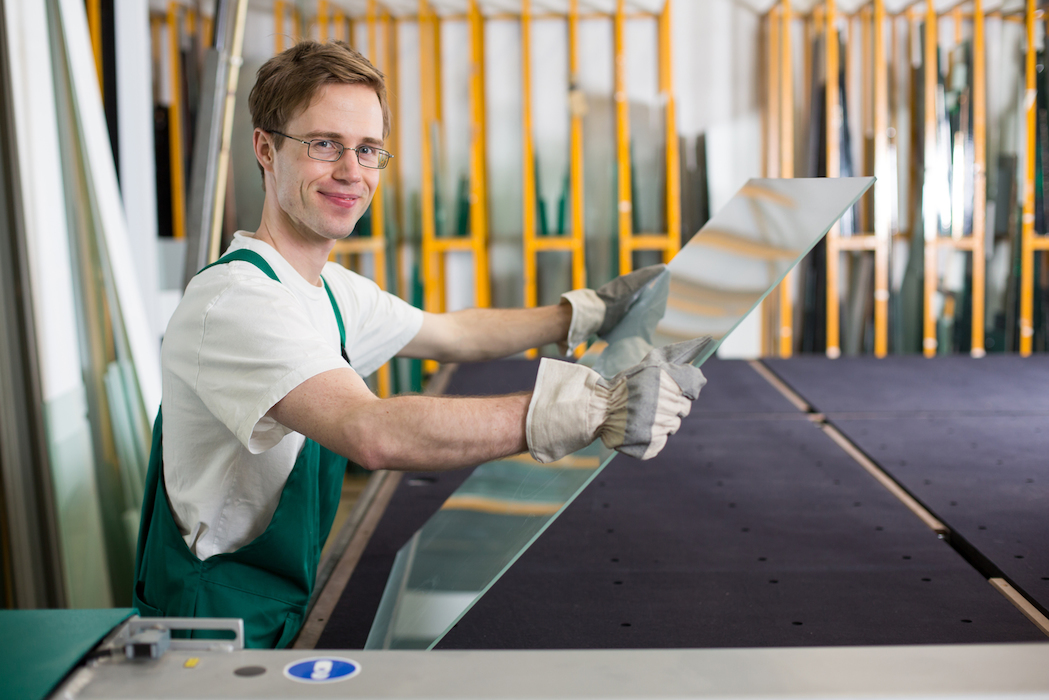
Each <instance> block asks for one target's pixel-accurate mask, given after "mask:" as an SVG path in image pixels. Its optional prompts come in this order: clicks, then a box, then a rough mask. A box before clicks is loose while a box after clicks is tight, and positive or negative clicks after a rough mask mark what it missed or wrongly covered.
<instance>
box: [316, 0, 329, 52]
mask: <svg viewBox="0 0 1049 700" xmlns="http://www.w3.org/2000/svg"><path fill="white" fill-rule="evenodd" d="M328 19H329V18H328V0H317V40H318V41H320V42H321V43H322V44H323V43H324V42H326V41H327V40H328Z"/></svg>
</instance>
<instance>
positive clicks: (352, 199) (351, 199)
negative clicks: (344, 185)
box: [319, 190, 361, 209]
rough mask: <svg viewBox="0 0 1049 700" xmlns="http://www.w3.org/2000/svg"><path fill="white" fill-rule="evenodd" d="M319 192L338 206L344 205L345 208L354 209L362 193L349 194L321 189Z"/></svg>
mask: <svg viewBox="0 0 1049 700" xmlns="http://www.w3.org/2000/svg"><path fill="white" fill-rule="evenodd" d="M319 192H320V194H321V196H322V197H324V198H325V199H326V200H327V201H329V202H331V203H332V204H334V205H335V206H337V207H342V208H345V209H352V208H353V207H354V206H355V205H356V204H357V202H358V201H360V199H361V195H359V194H349V193H343V192H326V191H324V190H319Z"/></svg>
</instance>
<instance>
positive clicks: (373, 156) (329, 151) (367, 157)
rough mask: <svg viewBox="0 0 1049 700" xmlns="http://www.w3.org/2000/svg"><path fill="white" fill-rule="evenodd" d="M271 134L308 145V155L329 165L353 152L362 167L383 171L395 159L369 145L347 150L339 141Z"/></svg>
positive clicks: (278, 133)
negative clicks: (345, 153)
mask: <svg viewBox="0 0 1049 700" xmlns="http://www.w3.org/2000/svg"><path fill="white" fill-rule="evenodd" d="M270 133H271V134H276V135H277V136H283V137H284V138H286V139H291V140H292V141H298V142H299V143H304V144H306V155H308V156H309V157H310V158H313V159H314V160H323V161H327V162H329V163H334V162H335V161H337V160H338V159H339V158H342V154H343V153H344V152H346V151H353V152H354V153H356V154H357V162H358V163H360V164H361V167H363V168H373V169H375V170H382V169H383V168H385V167H386V164H387V163H389V162H390V158H393V154H392V153H390V152H389V151H384V150H382V149H381V148H376V147H375V146H369V145H367V144H362V145H360V146H357V148H347V147H346V146H343V145H342V144H341V143H339V142H338V141H332V140H331V139H313V140H312V141H303V140H302V139H297V138H295V137H294V136H288V135H287V134H282V133H281V132H279V131H270Z"/></svg>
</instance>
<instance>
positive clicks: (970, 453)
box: [832, 415, 1049, 613]
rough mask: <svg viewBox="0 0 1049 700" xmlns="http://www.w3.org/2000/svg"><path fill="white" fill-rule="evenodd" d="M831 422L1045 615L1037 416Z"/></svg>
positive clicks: (1041, 436)
mask: <svg viewBox="0 0 1049 700" xmlns="http://www.w3.org/2000/svg"><path fill="white" fill-rule="evenodd" d="M832 422H833V423H834V424H835V425H837V426H838V427H839V428H840V430H841V431H842V432H843V433H844V434H845V435H847V436H848V437H849V438H850V439H851V440H852V441H853V442H854V443H855V444H856V445H857V446H858V447H859V448H860V449H862V450H863V451H864V452H866V453H867V454H868V455H869V456H870V457H871V458H872V459H874V461H875V462H876V463H878V464H879V465H880V466H881V467H882V468H883V469H885V471H887V472H888V473H889V474H890V475H892V477H893V478H895V479H896V481H898V482H899V483H900V484H902V485H903V486H904V488H906V489H907V490H908V491H909V492H910V493H911V494H912V495H914V496H915V497H916V498H917V499H918V500H919V501H921V502H922V504H923V505H924V506H925V507H926V508H928V509H929V510H930V511H931V512H932V513H933V514H934V515H936V517H937V518H939V519H940V520H941V521H943V522H944V524H945V525H947V526H948V527H949V528H950V529H951V531H952V532H954V533H956V535H960V536H961V537H963V538H964V539H965V540H966V541H967V542H968V543H969V544H970V545H971V546H972V547H974V548H975V549H976V550H977V551H978V552H979V553H980V554H981V555H982V556H984V557H986V558H987V559H988V560H989V561H990V563H991V564H992V565H993V566H994V567H995V568H996V569H997V570H998V571H999V572H1000V574H1002V575H1004V576H1005V577H1006V578H1008V579H1009V580H1010V582H1011V583H1012V584H1013V585H1014V586H1015V587H1016V588H1019V589H1020V590H1021V591H1022V592H1023V593H1025V594H1026V595H1027V597H1028V598H1029V599H1030V600H1032V601H1033V602H1034V603H1035V604H1036V605H1038V606H1039V607H1040V608H1041V609H1042V611H1043V613H1049V421H1047V420H1046V418H1045V417H1043V416H1023V415H1018V416H1000V415H986V416H979V417H970V416H958V415H941V416H929V417H907V418H892V419H887V418H883V419H880V420H857V419H836V418H832ZM992 573H997V572H992Z"/></svg>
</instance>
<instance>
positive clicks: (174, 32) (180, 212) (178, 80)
mask: <svg viewBox="0 0 1049 700" xmlns="http://www.w3.org/2000/svg"><path fill="white" fill-rule="evenodd" d="M178 13H179V5H178V3H177V2H168V12H167V25H168V27H167V29H168V64H169V65H168V76H169V79H170V81H171V104H170V105H168V136H169V138H168V144H169V145H168V157H169V158H170V160H171V231H172V234H173V235H174V237H175V238H184V237H185V235H186V175H185V162H184V161H183V156H182V151H183V146H182V71H181V69H180V62H181V52H180V51H179V22H178Z"/></svg>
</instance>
